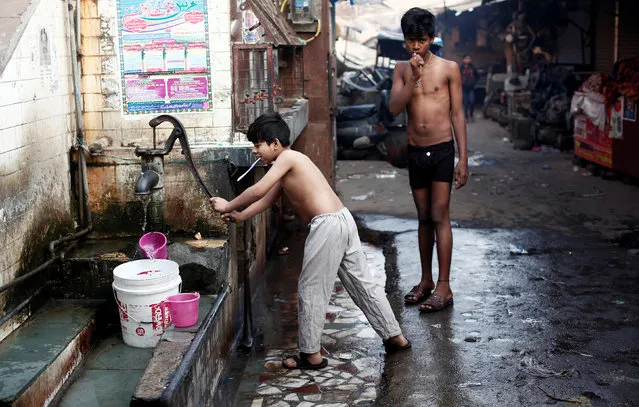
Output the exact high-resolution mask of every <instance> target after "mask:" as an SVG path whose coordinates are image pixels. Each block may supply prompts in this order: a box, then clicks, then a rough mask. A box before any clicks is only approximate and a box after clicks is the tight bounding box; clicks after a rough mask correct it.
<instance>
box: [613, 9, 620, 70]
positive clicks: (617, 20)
mask: <svg viewBox="0 0 639 407" xmlns="http://www.w3.org/2000/svg"><path fill="white" fill-rule="evenodd" d="M613 51H614V56H613V63H616V62H617V59H619V0H615V48H614V50H613Z"/></svg>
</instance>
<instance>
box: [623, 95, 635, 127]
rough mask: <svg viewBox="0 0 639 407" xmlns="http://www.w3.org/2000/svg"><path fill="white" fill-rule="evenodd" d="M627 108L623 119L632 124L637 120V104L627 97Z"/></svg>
mask: <svg viewBox="0 0 639 407" xmlns="http://www.w3.org/2000/svg"><path fill="white" fill-rule="evenodd" d="M625 102H626V103H625V104H626V108H625V109H624V110H623V119H624V120H628V121H630V122H634V121H636V120H637V102H635V101H632V100H630V99H628V98H627V97H626V100H625Z"/></svg>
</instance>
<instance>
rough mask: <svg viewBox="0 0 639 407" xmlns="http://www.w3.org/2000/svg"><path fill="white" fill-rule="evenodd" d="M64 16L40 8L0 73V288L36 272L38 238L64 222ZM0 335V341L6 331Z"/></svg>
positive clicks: (67, 89)
mask: <svg viewBox="0 0 639 407" xmlns="http://www.w3.org/2000/svg"><path fill="white" fill-rule="evenodd" d="M66 10H67V8H66V3H65V2H62V1H41V2H40V4H39V5H38V6H37V9H36V10H35V12H34V14H33V16H32V17H31V19H30V20H29V21H28V23H27V26H26V28H25V30H24V32H23V35H22V37H21V38H20V40H19V42H18V45H17V47H16V49H15V51H14V52H13V55H12V57H11V59H10V60H9V62H8V64H7V65H6V67H5V69H4V70H3V71H2V73H1V74H0V118H1V120H0V285H2V284H5V283H7V282H9V281H11V280H12V279H13V278H15V277H16V276H17V275H18V274H20V273H25V272H27V271H29V269H30V268H31V267H34V266H37V265H38V263H39V262H40V261H41V260H42V257H43V254H44V253H43V252H44V251H43V250H41V249H43V247H42V243H44V241H45V239H46V238H51V236H55V237H54V238H57V237H58V236H59V233H63V232H65V231H66V230H67V229H68V228H69V226H70V223H71V210H70V201H71V200H70V194H71V186H70V175H69V158H68V151H69V149H70V147H71V145H72V135H73V122H74V121H73V96H72V92H73V86H72V81H71V69H70V59H69V54H70V51H69V30H68V22H67V21H68V20H67V12H66ZM56 235H58V236H56ZM15 291H16V290H10V291H9V292H6V293H4V295H0V310H4V308H5V305H6V302H7V300H8V301H9V302H10V304H9V306H11V305H15V302H16V300H17V297H16V295H17V294H16V292H15ZM20 291H28V284H27V285H26V286H25V285H21V286H19V287H18V289H17V292H18V293H19V292H20ZM7 295H8V296H9V297H7ZM18 297H19V295H18ZM4 313H5V311H0V315H2V314H4ZM0 329H1V330H0V339H1V338H3V337H4V336H5V335H6V333H7V332H9V331H10V330H11V329H12V327H6V326H5V327H0Z"/></svg>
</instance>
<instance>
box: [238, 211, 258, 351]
mask: <svg viewBox="0 0 639 407" xmlns="http://www.w3.org/2000/svg"><path fill="white" fill-rule="evenodd" d="M243 227H244V233H243V235H244V261H243V264H244V267H243V270H242V280H243V281H242V283H243V284H244V324H243V326H242V338H241V339H240V344H239V347H240V348H241V349H242V350H243V351H245V352H248V351H250V350H251V348H252V347H253V342H254V338H253V310H252V304H251V266H250V264H251V259H250V256H249V251H248V250H247V248H248V247H249V244H248V239H249V236H251V221H250V220H247V221H244V225H243Z"/></svg>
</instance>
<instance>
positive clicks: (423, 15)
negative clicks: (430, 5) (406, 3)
mask: <svg viewBox="0 0 639 407" xmlns="http://www.w3.org/2000/svg"><path fill="white" fill-rule="evenodd" d="M402 32H403V33H404V38H406V39H421V38H424V37H426V36H428V37H430V38H435V16H434V15H433V13H431V12H430V11H428V10H424V9H423V8H419V7H413V8H412V9H410V10H408V11H407V12H406V13H404V15H403V16H402Z"/></svg>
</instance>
